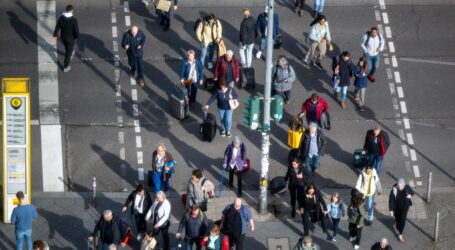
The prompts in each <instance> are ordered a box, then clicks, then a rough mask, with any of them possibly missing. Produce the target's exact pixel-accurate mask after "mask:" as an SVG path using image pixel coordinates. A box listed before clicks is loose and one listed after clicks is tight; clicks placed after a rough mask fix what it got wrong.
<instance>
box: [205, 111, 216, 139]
mask: <svg viewBox="0 0 455 250" xmlns="http://www.w3.org/2000/svg"><path fill="white" fill-rule="evenodd" d="M216 128H217V125H216V118H215V116H214V115H213V114H212V113H207V114H206V115H205V119H204V121H203V122H202V124H201V135H202V140H203V141H209V142H211V141H212V140H213V138H214V137H215V135H216Z"/></svg>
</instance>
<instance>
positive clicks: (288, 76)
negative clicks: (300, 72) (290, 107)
mask: <svg viewBox="0 0 455 250" xmlns="http://www.w3.org/2000/svg"><path fill="white" fill-rule="evenodd" d="M295 78H296V77H295V71H294V69H293V68H292V66H291V65H289V62H288V59H287V58H286V57H284V56H280V57H279V58H278V61H277V64H276V66H275V69H274V70H273V78H272V82H273V88H272V96H273V95H280V96H281V97H283V101H284V103H285V104H287V103H288V102H289V101H290V100H291V90H292V83H293V82H294V81H295Z"/></svg>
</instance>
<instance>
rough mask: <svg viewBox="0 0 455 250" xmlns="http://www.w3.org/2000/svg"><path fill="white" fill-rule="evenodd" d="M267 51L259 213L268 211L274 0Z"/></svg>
mask: <svg viewBox="0 0 455 250" xmlns="http://www.w3.org/2000/svg"><path fill="white" fill-rule="evenodd" d="M267 6H268V12H267V21H268V23H267V53H266V58H265V83H264V114H263V115H264V120H263V123H262V146H261V171H260V188H259V191H260V192H259V209H258V210H259V213H260V214H266V213H267V183H268V172H269V150H270V103H271V101H272V100H271V92H272V65H273V64H272V54H273V11H274V8H273V7H274V0H267Z"/></svg>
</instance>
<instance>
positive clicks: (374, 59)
mask: <svg viewBox="0 0 455 250" xmlns="http://www.w3.org/2000/svg"><path fill="white" fill-rule="evenodd" d="M365 59H366V60H367V63H368V72H370V73H369V74H370V75H374V73H376V70H378V67H379V62H380V61H381V58H380V57H379V54H377V55H375V56H367V55H365Z"/></svg>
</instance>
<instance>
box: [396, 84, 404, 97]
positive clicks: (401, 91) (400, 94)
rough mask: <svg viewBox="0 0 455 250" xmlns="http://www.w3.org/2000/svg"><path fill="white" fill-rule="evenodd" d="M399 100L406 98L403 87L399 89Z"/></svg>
mask: <svg viewBox="0 0 455 250" xmlns="http://www.w3.org/2000/svg"><path fill="white" fill-rule="evenodd" d="M397 92H398V98H404V93H403V88H402V87H401V86H398V87H397Z"/></svg>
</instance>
